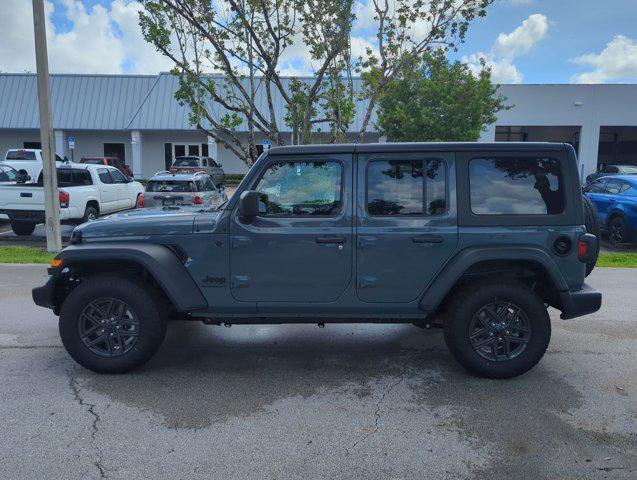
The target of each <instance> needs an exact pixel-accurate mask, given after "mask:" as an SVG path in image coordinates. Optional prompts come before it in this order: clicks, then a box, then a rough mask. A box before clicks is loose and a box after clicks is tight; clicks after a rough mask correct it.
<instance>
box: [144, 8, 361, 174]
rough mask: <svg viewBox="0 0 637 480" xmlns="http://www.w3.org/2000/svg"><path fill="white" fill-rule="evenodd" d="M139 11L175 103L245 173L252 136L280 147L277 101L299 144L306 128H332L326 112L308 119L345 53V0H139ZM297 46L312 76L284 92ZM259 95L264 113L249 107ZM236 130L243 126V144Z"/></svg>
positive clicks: (326, 93)
mask: <svg viewBox="0 0 637 480" xmlns="http://www.w3.org/2000/svg"><path fill="white" fill-rule="evenodd" d="M142 5H143V7H144V8H143V10H142V11H141V12H140V17H139V19H140V26H141V29H142V33H143V35H144V38H145V39H146V41H148V42H150V43H152V44H153V45H154V46H155V47H156V48H157V50H158V51H159V52H160V53H162V54H163V55H165V56H166V57H168V58H169V59H170V60H172V62H173V63H174V65H175V67H174V68H173V70H172V73H173V74H174V75H176V76H177V77H178V78H179V89H178V91H177V92H176V98H177V99H178V100H179V101H180V102H181V103H182V104H185V105H188V106H189V108H190V112H191V114H190V121H191V123H192V124H193V125H196V126H197V128H198V129H200V130H202V131H203V132H205V133H206V134H207V135H209V136H210V137H212V138H214V139H215V140H216V141H217V142H219V143H222V144H223V145H225V146H226V148H228V149H230V150H231V151H232V152H233V153H234V154H235V155H237V156H238V157H239V158H240V159H242V160H243V161H244V162H245V163H246V164H247V165H248V166H250V165H252V163H253V162H254V161H255V160H256V158H257V149H256V144H255V135H256V134H257V133H260V134H263V135H264V136H266V137H267V138H269V139H271V140H272V142H273V143H274V144H275V145H283V144H284V143H285V141H284V139H283V137H282V135H281V131H280V126H279V125H280V123H279V122H280V119H279V118H277V110H276V102H277V101H281V102H283V104H284V106H285V107H286V111H287V115H286V116H287V117H289V120H290V121H292V122H293V123H294V124H295V125H298V130H299V132H301V135H299V139H300V140H302V141H303V142H305V143H307V142H308V140H309V138H308V137H309V133H308V132H311V130H312V125H314V124H316V123H320V122H324V121H328V122H330V121H332V117H331V112H329V111H328V112H327V117H326V118H320V119H317V118H313V117H314V116H316V115H318V114H319V113H318V111H319V109H318V108H317V105H320V104H321V102H322V101H323V102H325V101H326V99H328V98H329V91H328V88H327V86H329V83H330V82H329V81H328V76H329V73H330V72H331V71H332V70H333V69H334V68H339V62H340V63H342V60H339V59H342V58H343V52H345V51H346V50H347V48H348V42H349V32H350V28H351V24H352V15H351V10H352V0H218V1H216V2H212V1H210V0H142ZM299 43H302V44H304V45H305V46H306V48H307V49H308V52H309V57H310V60H311V62H312V66H313V67H314V68H313V74H314V75H313V78H311V79H307V80H303V81H297V82H296V83H295V85H296V87H297V91H293V90H292V91H291V90H290V88H289V85H288V82H287V79H284V78H283V77H282V76H281V74H280V70H281V67H280V61H281V58H282V56H283V55H284V53H285V52H286V51H287V50H288V49H289V48H290V47H291V46H292V45H294V44H299ZM260 93H263V95H264V96H265V98H266V105H265V106H262V105H259V104H258V102H257V101H256V100H257V97H258V96H259V95H260ZM326 105H328V106H331V103H329V102H328V103H327V104H326ZM321 113H323V112H321ZM286 121H287V119H286ZM239 126H245V130H246V131H247V134H248V138H247V142H245V141H242V139H241V137H240V136H239V134H238V133H237V130H238V127H239Z"/></svg>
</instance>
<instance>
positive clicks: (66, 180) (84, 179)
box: [58, 168, 93, 187]
mask: <svg viewBox="0 0 637 480" xmlns="http://www.w3.org/2000/svg"><path fill="white" fill-rule="evenodd" d="M92 184H93V180H92V179H91V174H90V173H89V172H88V171H87V170H80V169H71V168H69V169H61V168H59V169H58V185H59V186H61V187H75V186H80V185H92Z"/></svg>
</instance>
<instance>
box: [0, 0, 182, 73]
mask: <svg viewBox="0 0 637 480" xmlns="http://www.w3.org/2000/svg"><path fill="white" fill-rule="evenodd" d="M60 3H61V5H62V6H63V7H62V6H58V7H54V6H53V4H52V3H50V2H46V4H45V8H46V14H47V18H48V23H47V46H48V53H49V69H50V71H51V72H52V73H56V72H59V73H64V72H72V73H123V72H125V71H126V72H129V71H130V72H133V73H150V74H154V73H158V72H159V71H160V70H168V69H169V68H170V66H171V65H170V62H168V61H167V60H166V59H165V58H164V57H162V56H161V55H160V54H159V53H157V52H156V51H155V49H154V47H153V46H152V45H150V44H148V43H146V41H145V40H144V38H143V37H142V34H141V30H140V28H139V25H138V17H137V12H138V11H139V9H140V8H141V7H140V4H139V3H138V2H136V1H130V0H114V1H113V3H112V4H111V6H110V9H106V8H104V7H103V6H102V5H99V4H97V5H94V6H92V7H91V8H86V7H85V6H84V4H83V3H82V2H81V1H74V0H62V1H61V2H60ZM54 8H65V10H66V18H67V20H68V22H69V24H70V28H69V29H68V31H60V30H59V29H56V27H55V26H54V25H53V24H52V22H51V15H52V13H53V11H54ZM0 18H2V19H3V24H4V25H11V28H6V29H3V30H2V42H0V70H2V71H7V72H21V71H25V70H26V71H35V53H34V40H33V10H32V5H31V1H30V0H3V1H2V2H0ZM127 66H128V67H129V68H126V67H127Z"/></svg>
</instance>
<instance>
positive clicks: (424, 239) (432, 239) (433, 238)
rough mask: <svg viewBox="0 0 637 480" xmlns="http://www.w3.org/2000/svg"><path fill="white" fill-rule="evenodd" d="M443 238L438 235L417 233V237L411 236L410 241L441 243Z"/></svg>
mask: <svg viewBox="0 0 637 480" xmlns="http://www.w3.org/2000/svg"><path fill="white" fill-rule="evenodd" d="M443 240H444V239H443V238H442V237H440V236H438V235H418V236H417V237H411V241H412V242H414V243H442V242H443Z"/></svg>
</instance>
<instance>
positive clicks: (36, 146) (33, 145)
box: [23, 142, 42, 150]
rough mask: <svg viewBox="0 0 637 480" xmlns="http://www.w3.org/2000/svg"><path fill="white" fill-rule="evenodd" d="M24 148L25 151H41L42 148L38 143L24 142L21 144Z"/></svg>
mask: <svg viewBox="0 0 637 480" xmlns="http://www.w3.org/2000/svg"><path fill="white" fill-rule="evenodd" d="M23 145H24V148H26V149H29V150H30V149H38V150H39V149H41V148H42V144H41V143H40V142H24V143H23Z"/></svg>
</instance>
